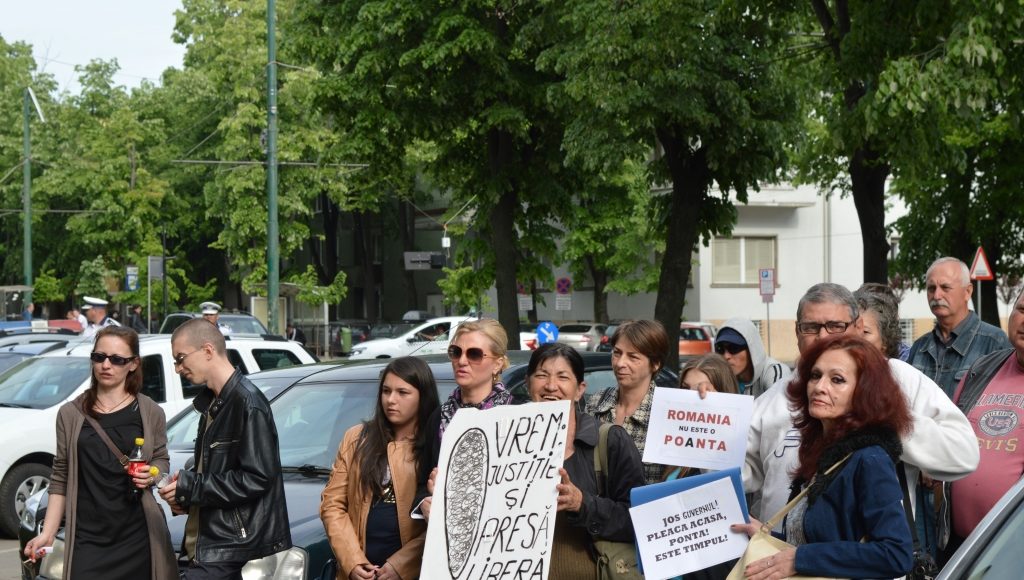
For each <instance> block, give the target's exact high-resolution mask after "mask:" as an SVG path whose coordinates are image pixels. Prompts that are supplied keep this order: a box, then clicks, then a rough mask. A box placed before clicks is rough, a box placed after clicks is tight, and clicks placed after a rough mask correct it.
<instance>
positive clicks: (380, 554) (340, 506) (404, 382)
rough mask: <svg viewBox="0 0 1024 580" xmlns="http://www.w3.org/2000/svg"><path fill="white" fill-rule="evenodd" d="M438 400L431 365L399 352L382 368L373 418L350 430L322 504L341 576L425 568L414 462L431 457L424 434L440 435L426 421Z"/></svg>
mask: <svg viewBox="0 0 1024 580" xmlns="http://www.w3.org/2000/svg"><path fill="white" fill-rule="evenodd" d="M437 408H438V399H437V386H436V385H435V383H434V375H433V374H431V372H430V367H428V366H427V364H426V363H424V362H423V361H422V360H420V359H418V358H413V357H402V358H397V359H395V360H393V361H392V362H391V363H390V364H388V366H387V367H385V368H384V372H383V373H381V379H380V386H379V388H378V395H377V408H376V411H375V412H374V415H373V418H372V419H370V420H369V421H366V422H365V423H362V424H360V425H356V426H355V427H352V428H351V429H349V430H348V431H347V432H346V433H345V437H344V438H343V439H342V441H341V445H340V446H339V447H338V456H337V458H336V459H335V461H334V469H333V470H332V471H331V479H330V480H329V481H328V482H327V487H325V488H324V491H323V500H322V503H321V504H320V518H321V519H322V520H323V522H324V528H325V529H326V530H327V537H328V539H329V540H330V542H331V549H332V550H334V554H335V556H336V557H337V558H338V563H339V574H338V578H350V579H352V580H357V579H366V580H370V579H372V578H379V579H381V580H384V579H395V578H415V577H417V576H418V575H419V571H420V562H421V559H422V557H423V543H424V540H425V537H426V526H425V525H424V523H423V521H422V520H414V519H411V518H410V517H409V511H410V509H411V508H412V505H413V498H414V496H415V493H416V468H417V466H418V465H420V464H423V463H426V462H428V461H429V458H428V457H427V456H426V454H425V452H424V451H425V448H426V446H425V441H426V440H427V439H428V438H430V437H435V435H434V433H433V432H428V431H427V430H426V429H423V428H421V426H425V425H426V423H427V419H428V418H429V417H430V415H431V414H432V413H433V412H434V411H435V410H437Z"/></svg>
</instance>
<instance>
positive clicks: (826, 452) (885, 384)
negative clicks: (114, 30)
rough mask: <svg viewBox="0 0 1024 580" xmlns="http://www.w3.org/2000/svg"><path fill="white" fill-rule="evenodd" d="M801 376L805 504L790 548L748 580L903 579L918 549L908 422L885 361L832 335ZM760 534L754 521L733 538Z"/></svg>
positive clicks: (791, 519) (849, 338)
mask: <svg viewBox="0 0 1024 580" xmlns="http://www.w3.org/2000/svg"><path fill="white" fill-rule="evenodd" d="M797 376H798V377H799V378H798V379H797V380H794V381H793V382H791V383H790V384H789V386H788V388H787V396H788V399H789V401H790V403H791V404H792V406H793V408H794V409H795V411H796V418H795V420H794V425H795V426H796V427H797V429H799V431H800V448H799V452H798V457H799V461H800V463H799V466H798V468H797V471H796V473H795V478H794V481H793V491H794V493H795V492H797V491H804V490H806V494H805V495H803V496H802V498H801V499H799V501H798V502H797V503H796V505H795V506H794V507H792V509H791V511H789V515H788V516H787V518H786V522H785V526H784V534H783V535H784V537H785V539H786V541H787V542H789V543H790V544H792V545H793V546H794V547H793V548H786V549H784V550H782V551H780V552H778V553H777V554H775V555H774V556H770V557H768V558H762V559H759V560H756V561H754V562H751V563H750V564H748V565H747V567H746V570H745V576H746V577H747V578H750V579H753V580H763V579H767V578H787V577H789V576H792V575H794V574H802V575H810V576H827V577H845V578H893V577H898V576H902V575H904V574H906V573H907V572H908V571H909V570H910V568H911V566H912V564H913V543H912V541H911V536H910V529H909V527H908V525H907V516H906V513H905V512H904V510H903V490H902V487H901V485H900V482H899V479H898V478H897V476H896V463H897V462H898V461H899V457H900V454H901V453H902V450H903V447H902V444H901V443H900V436H901V435H906V434H907V433H909V431H910V430H911V427H912V419H911V414H910V410H909V408H908V406H907V401H906V399H904V396H903V393H902V391H901V390H900V389H899V385H898V384H897V383H896V380H895V379H894V378H893V375H892V372H891V371H890V370H889V366H888V363H887V362H886V359H885V358H884V357H883V356H882V354H881V353H880V352H879V351H878V350H877V349H876V348H875V347H873V346H871V345H870V344H869V343H868V342H866V341H865V340H863V339H862V338H860V337H858V336H855V335H836V336H831V337H828V338H825V339H822V340H819V341H818V342H816V343H815V344H814V345H812V346H811V347H810V348H809V349H808V351H807V352H806V353H803V356H802V358H801V359H800V365H799V368H798V372H797ZM833 467H835V469H831V468H833ZM773 519H774V518H773ZM760 527H761V522H759V521H757V520H756V519H753V518H751V523H749V524H734V525H733V526H732V529H733V530H734V531H745V532H746V533H747V534H748V535H751V536H753V535H754V534H755V533H756V532H757V531H758V529H760Z"/></svg>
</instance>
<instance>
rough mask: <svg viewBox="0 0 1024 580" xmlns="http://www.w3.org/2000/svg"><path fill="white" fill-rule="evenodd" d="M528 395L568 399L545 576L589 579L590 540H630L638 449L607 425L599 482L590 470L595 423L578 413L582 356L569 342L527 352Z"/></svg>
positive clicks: (640, 479) (592, 575)
mask: <svg viewBox="0 0 1024 580" xmlns="http://www.w3.org/2000/svg"><path fill="white" fill-rule="evenodd" d="M527 385H528V386H529V391H530V398H531V399H533V400H534V401H536V402H543V401H565V400H568V401H573V404H572V405H571V407H570V411H569V428H568V433H567V435H566V443H565V464H564V468H562V469H560V470H559V474H560V475H561V477H562V483H561V484H559V485H558V516H557V517H556V519H555V537H554V544H553V546H552V552H551V572H550V577H551V578H557V579H558V580H577V579H579V580H583V579H587V580H594V579H596V578H597V577H598V575H597V567H596V559H595V549H594V540H595V539H601V540H611V541H616V542H629V543H632V542H633V541H634V536H633V524H632V521H631V520H630V517H629V506H630V500H629V492H630V490H631V489H632V488H634V487H639V486H641V485H643V484H644V474H643V466H642V464H641V462H640V454H639V453H638V452H637V450H636V446H635V445H634V444H633V440H632V439H630V437H629V435H628V434H627V433H626V432H625V431H624V430H623V429H622V428H621V427H618V426H612V427H611V428H610V431H609V432H608V437H607V450H606V452H607V455H608V473H606V474H602V475H601V476H600V477H601V478H602V479H603V485H599V484H598V477H599V475H598V474H597V473H595V470H594V454H595V453H597V452H598V449H597V448H598V444H599V425H600V424H599V423H598V421H597V420H596V419H594V418H593V417H591V416H589V415H586V414H583V413H580V412H579V411H578V409H577V403H578V401H579V400H580V398H581V397H582V396H583V392H584V391H585V390H586V384H585V383H584V382H583V358H582V357H581V356H580V354H579V353H578V352H576V350H575V349H573V348H572V347H570V346H568V345H565V344H560V343H548V344H545V345H542V346H540V348H538V349H537V350H535V351H533V355H531V356H530V364H529V366H528V367H527Z"/></svg>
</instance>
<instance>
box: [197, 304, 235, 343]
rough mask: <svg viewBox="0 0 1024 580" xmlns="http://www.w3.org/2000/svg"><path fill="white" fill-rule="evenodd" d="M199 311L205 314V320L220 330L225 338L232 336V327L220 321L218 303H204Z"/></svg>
mask: <svg viewBox="0 0 1024 580" xmlns="http://www.w3.org/2000/svg"><path fill="white" fill-rule="evenodd" d="M199 311H200V312H202V313H203V318H205V319H206V320H208V321H209V322H210V323H211V324H213V325H214V326H216V327H217V328H219V329H220V333H221V334H223V335H224V336H227V335H229V334H231V327H230V326H228V325H227V324H221V323H220V322H219V321H218V319H219V318H220V304H217V303H216V302H203V303H202V304H200V305H199Z"/></svg>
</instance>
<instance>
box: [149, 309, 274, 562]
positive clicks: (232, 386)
mask: <svg viewBox="0 0 1024 580" xmlns="http://www.w3.org/2000/svg"><path fill="white" fill-rule="evenodd" d="M171 352H172V353H173V355H174V367H175V369H176V370H177V372H178V374H180V375H181V376H182V377H184V378H186V379H188V381H189V382H191V383H192V384H205V385H206V387H205V388H204V389H203V391H202V392H201V393H199V395H198V396H197V397H196V398H195V399H194V400H193V403H192V405H193V406H194V407H195V409H196V411H198V412H199V413H201V414H202V418H201V419H200V421H199V431H198V435H197V437H196V444H195V465H194V467H193V468H192V469H191V470H184V469H183V470H181V471H179V472H178V473H177V474H176V475H175V476H174V481H172V482H171V483H170V484H168V485H167V486H165V487H164V488H163V489H161V490H160V496H161V497H163V498H164V500H166V501H167V503H168V505H170V506H171V510H172V511H173V512H174V513H175V514H186V513H187V514H188V521H187V522H186V524H185V538H184V540H183V541H182V553H183V556H185V558H186V559H187V560H188V567H187V568H186V569H185V570H183V576H182V578H185V579H186V580H198V579H204V580H205V579H211V580H212V579H214V578H217V579H230V580H241V578H242V573H241V570H242V567H243V566H244V565H245V564H246V562H248V561H249V560H255V559H258V558H263V557H266V556H270V555H271V554H275V553H277V552H280V551H282V550H286V549H288V548H290V547H291V545H292V540H291V531H290V528H289V524H288V510H287V509H286V507H285V498H284V480H283V479H282V477H281V454H280V451H279V449H278V439H277V427H276V426H275V424H274V417H273V415H272V413H271V410H270V404H269V403H268V402H267V399H266V397H264V396H263V393H262V392H260V391H259V389H257V388H256V387H255V386H253V384H252V383H251V382H250V381H249V380H248V379H247V378H245V376H243V375H242V372H241V371H239V370H236V369H235V368H234V367H233V366H231V362H230V361H229V360H228V357H227V347H226V345H225V342H224V337H223V336H222V335H221V333H220V331H219V330H218V329H217V327H216V326H213V325H212V324H210V323H208V322H206V321H205V320H201V319H194V320H189V321H188V322H186V323H185V324H182V325H181V326H179V327H178V328H177V329H175V331H174V334H172V335H171Z"/></svg>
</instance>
